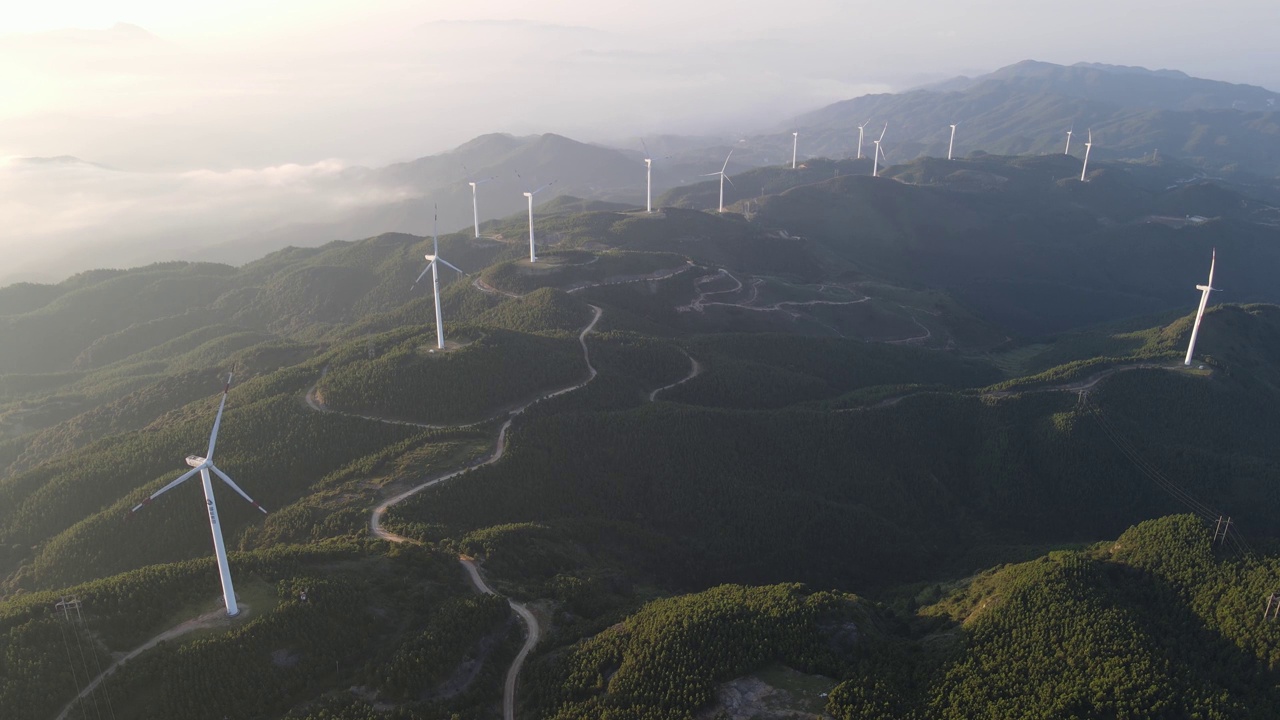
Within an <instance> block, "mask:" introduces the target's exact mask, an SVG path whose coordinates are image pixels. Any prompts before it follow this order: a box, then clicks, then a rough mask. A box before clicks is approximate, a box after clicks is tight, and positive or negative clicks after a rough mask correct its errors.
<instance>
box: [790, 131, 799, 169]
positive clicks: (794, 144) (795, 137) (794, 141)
mask: <svg viewBox="0 0 1280 720" xmlns="http://www.w3.org/2000/svg"><path fill="white" fill-rule="evenodd" d="M799 147H800V133H798V132H793V133H791V169H792V170H795V169H796V150H797V149H799Z"/></svg>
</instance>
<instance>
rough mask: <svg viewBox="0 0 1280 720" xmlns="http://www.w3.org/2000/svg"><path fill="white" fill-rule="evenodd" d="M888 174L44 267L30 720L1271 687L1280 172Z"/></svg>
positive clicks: (933, 165)
mask: <svg viewBox="0 0 1280 720" xmlns="http://www.w3.org/2000/svg"><path fill="white" fill-rule="evenodd" d="M867 170H868V169H867V168H865V167H863V166H862V165H861V164H859V163H858V162H857V161H854V162H848V161H825V160H824V161H821V162H816V161H815V162H812V163H808V164H807V165H806V167H804V168H802V169H798V170H796V171H791V170H790V169H789V168H769V169H763V170H760V171H757V172H755V173H753V174H751V175H750V176H749V178H747V179H746V180H747V182H756V181H758V182H760V183H763V185H764V187H765V191H764V196H763V197H752V198H751V206H750V209H749V210H748V208H747V207H746V205H745V203H744V202H743V200H745V199H746V198H745V197H736V196H735V197H733V198H731V200H732V203H733V204H732V205H731V207H730V208H729V211H728V212H725V213H718V212H707V211H706V207H707V206H706V205H705V204H704V203H705V201H706V198H709V197H710V195H708V193H710V192H712V191H714V190H718V188H717V187H716V186H715V185H712V184H708V185H703V186H696V187H694V188H691V189H690V191H689V192H688V193H685V194H681V195H679V196H677V195H674V194H673V195H672V196H670V197H669V200H670V201H671V202H673V203H675V202H678V203H679V204H681V205H685V206H686V207H677V206H675V205H667V206H665V207H662V208H660V209H658V210H657V211H656V212H653V213H645V212H640V211H634V210H627V209H625V208H621V207H618V206H611V205H607V204H599V203H588V204H584V201H581V200H577V199H568V200H562V201H560V202H548V203H547V204H546V205H544V206H543V212H540V213H538V214H537V215H536V216H535V222H536V224H537V238H538V243H539V245H538V248H537V251H538V256H539V259H538V261H537V262H536V263H530V262H529V261H528V252H529V247H528V218H527V215H525V214H524V213H520V214H517V215H514V216H511V217H508V218H505V219H502V220H499V221H495V222H491V223H489V224H487V225H486V226H485V227H484V232H483V233H482V237H480V238H474V237H471V233H456V234H449V235H446V236H443V237H441V238H440V254H441V255H442V256H443V257H445V258H447V259H448V260H449V262H450V263H452V264H454V265H457V266H458V267H459V268H462V269H463V271H465V273H466V274H465V275H463V274H458V273H455V272H454V271H453V270H449V271H447V272H442V275H441V278H442V289H441V298H440V308H439V310H440V313H441V315H442V317H443V328H440V329H442V330H443V335H444V347H442V348H441V347H437V329H438V328H437V327H436V319H435V318H436V308H435V307H434V304H435V299H434V297H433V295H432V293H431V287H430V286H429V285H428V284H427V283H426V282H422V283H417V284H416V285H415V283H414V280H415V278H417V277H418V276H419V274H420V273H421V272H422V269H423V267H424V263H425V260H424V258H423V256H424V255H425V254H426V253H427V252H429V248H430V247H431V241H430V239H424V238H421V237H415V236H409V235H401V234H387V235H381V236H377V237H372V238H368V239H365V240H361V241H356V242H335V243H330V244H328V245H325V246H322V247H319V248H311V249H302V248H290V249H286V250H283V251H280V252H277V253H273V254H271V255H268V256H266V257H263V258H261V259H259V260H257V261H255V262H253V263H249V264H247V265H245V266H242V267H231V266H225V265H215V264H197V263H166V264H158V265H152V266H148V267H143V268H135V269H129V270H98V271H93V272H88V273H83V274H80V275H76V276H74V277H72V278H69V279H67V280H66V281H64V282H62V283H58V284H53V285H30V284H24V285H15V286H10V287H6V288H0V638H2V639H0V716H2V717H4V718H6V720H7V719H8V718H10V717H15V718H20V719H22V720H26V719H27V718H32V719H33V720H42V719H44V718H54V717H57V715H58V713H59V712H60V711H61V710H62V709H63V708H67V707H69V708H70V711H71V713H72V714H71V715H70V716H75V715H80V714H81V711H83V716H85V717H87V716H89V715H90V714H93V715H94V716H96V715H97V714H98V713H103V716H104V717H107V716H111V715H112V714H113V713H114V715H115V716H116V717H117V718H119V719H120V720H124V719H125V718H139V719H141V718H172V717H184V718H185V717H192V718H210V720H217V719H218V718H222V717H254V718H256V717H268V718H284V717H289V718H315V719H316V720H321V718H324V719H325V720H335V719H342V720H357V719H359V720H364V719H365V718H372V717H390V718H397V719H400V720H410V719H416V718H430V719H432V720H434V719H436V718H450V719H451V720H452V719H453V718H461V719H463V720H488V719H490V718H495V717H498V716H499V715H500V714H501V712H502V700H503V697H504V693H505V691H504V689H503V679H504V678H505V677H506V676H507V673H508V672H513V673H515V676H517V677H518V684H517V687H518V694H517V695H516V696H515V699H516V701H517V706H518V715H519V717H521V718H525V719H529V718H543V717H547V718H554V717H559V718H566V719H567V718H588V717H601V716H610V717H618V718H667V717H685V718H687V717H694V716H698V715H699V714H706V716H709V717H716V716H717V714H718V713H720V712H722V711H723V712H725V713H727V714H729V715H731V716H732V715H734V714H735V713H737V714H738V715H741V716H749V714H751V713H756V712H757V711H759V712H763V711H764V710H768V709H769V708H767V707H764V706H763V705H761V703H763V704H764V705H768V703H775V704H776V705H777V707H774V708H773V710H770V711H771V712H772V711H777V712H779V713H781V712H783V711H787V712H789V711H791V710H795V711H798V712H806V713H809V714H810V716H816V715H818V714H820V713H822V712H826V713H828V714H830V715H831V716H834V717H837V718H853V717H920V718H924V717H930V718H932V717H957V718H959V717H1015V716H1016V717H1023V716H1026V715H1028V714H1034V712H1035V711H1041V712H1042V714H1047V715H1048V716H1062V717H1069V716H1100V715H1105V716H1114V717H1159V716H1165V717H1187V716H1196V715H1197V714H1199V715H1201V716H1204V717H1213V716H1215V715H1219V716H1256V717H1267V716H1270V714H1271V713H1272V710H1273V707H1274V702H1275V690H1274V678H1273V677H1272V670H1271V663H1272V655H1274V654H1275V649H1274V647H1273V645H1274V642H1275V638H1274V637H1273V634H1272V625H1270V624H1266V623H1262V622H1261V616H1262V609H1261V608H1259V607H1257V601H1258V598H1259V597H1261V595H1262V594H1263V592H1264V591H1263V589H1262V588H1264V587H1269V585H1270V584H1275V583H1274V582H1273V575H1274V572H1273V562H1274V561H1273V560H1272V559H1271V557H1270V555H1268V554H1267V552H1266V550H1267V549H1269V548H1270V547H1271V546H1272V545H1273V542H1274V541H1273V538H1275V537H1278V536H1280V524H1277V521H1276V518H1278V517H1280V501H1278V500H1277V496H1276V494H1275V493H1274V492H1273V488H1275V487H1276V486H1277V483H1278V482H1280V450H1278V449H1277V448H1276V445H1275V443H1274V442H1272V440H1273V438H1272V435H1273V431H1272V428H1274V427H1277V426H1280V415H1278V412H1280V411H1277V410H1276V408H1277V407H1280V402H1277V401H1278V400H1280V397H1278V395H1280V373H1278V372H1277V367H1280V365H1278V364H1277V362H1276V358H1277V357H1280V307H1277V306H1276V305H1272V304H1267V303H1266V302H1260V303H1259V302H1244V301H1246V300H1248V301H1255V300H1257V301H1274V300H1280V298H1277V297H1275V296H1274V295H1273V294H1274V293H1275V292H1276V290H1275V287H1274V284H1272V283H1270V282H1269V279H1270V278H1271V277H1273V276H1274V274H1275V273H1274V269H1275V268H1276V267H1277V266H1278V265H1280V263H1277V260H1278V259H1280V258H1277V257H1276V256H1275V252H1276V250H1275V248H1276V247H1277V245H1276V243H1275V240H1276V232H1277V231H1276V229H1275V227H1274V225H1273V223H1272V220H1273V218H1272V217H1271V215H1270V214H1269V213H1271V212H1272V211H1273V208H1271V206H1270V205H1269V204H1267V203H1266V202H1264V201H1262V200H1259V199H1258V198H1256V197H1254V196H1251V195H1249V194H1247V193H1244V192H1242V191H1241V189H1240V188H1239V187H1236V186H1227V185H1224V184H1219V183H1199V182H1196V183H1183V184H1178V183H1176V182H1172V181H1171V178H1172V179H1176V178H1177V177H1178V176H1180V173H1181V172H1182V170H1183V167H1182V166H1175V165H1173V164H1169V165H1165V164H1156V165H1140V164H1129V163H1114V162H1099V163H1098V164H1097V165H1096V167H1095V166H1094V165H1091V173H1090V176H1089V180H1088V182H1084V183H1082V182H1080V181H1079V179H1078V176H1077V177H1076V178H1073V179H1066V178H1068V177H1069V176H1070V172H1069V171H1078V170H1076V168H1073V167H1071V161H1070V160H1068V159H1063V158H1048V157H1045V158H1000V157H994V156H988V157H982V158H970V159H967V160H963V161H960V160H957V161H953V162H951V163H945V164H944V163H943V162H942V161H934V160H920V161H917V162H912V163H905V164H900V165H897V166H893V167H890V168H887V169H886V168H881V170H882V171H884V173H885V175H884V176H882V177H878V178H872V177H868V176H867V174H866V173H867ZM741 184H743V183H740V185H741ZM1192 215H1196V216H1203V217H1196V218H1195V219H1193V218H1192V217H1190V216H1192ZM1215 246H1216V247H1217V249H1218V251H1219V252H1218V265H1217V275H1216V277H1215V279H1214V284H1215V286H1217V285H1221V286H1222V287H1223V288H1226V289H1225V290H1223V291H1222V292H1221V293H1215V294H1214V296H1213V298H1212V300H1213V304H1212V306H1211V307H1210V308H1209V310H1208V312H1207V313H1206V314H1205V316H1204V320H1203V325H1202V327H1201V331H1200V333H1199V336H1198V337H1199V340H1198V343H1199V344H1198V345H1197V351H1196V353H1195V357H1194V362H1193V363H1192V364H1191V366H1189V367H1188V366H1184V365H1183V364H1182V356H1183V353H1184V352H1185V349H1186V347H1187V343H1188V341H1189V337H1190V335H1191V328H1192V315H1191V312H1192V311H1193V310H1194V307H1195V302H1196V299H1197V297H1196V293H1195V290H1194V286H1195V285H1196V284H1197V283H1203V282H1204V281H1205V280H1206V279H1207V271H1208V260H1209V256H1210V253H1211V251H1212V249H1213V247H1215ZM1220 301H1221V302H1220ZM228 374H233V375H234V381H233V384H232V386H231V389H230V392H229V394H228V395H227V405H226V412H225V415H224V416H223V419H222V424H221V428H220V434H219V441H218V445H217V457H218V460H217V462H218V465H219V467H220V468H222V469H223V470H225V471H226V472H227V474H228V475H229V476H231V477H232V478H234V480H235V482H236V483H237V484H238V485H239V486H240V487H241V488H243V490H244V491H245V492H246V493H248V494H249V495H251V496H252V497H253V498H254V500H255V501H258V502H260V503H261V504H262V505H263V506H264V507H265V508H267V509H268V510H269V514H268V515H266V516H263V515H262V514H261V513H259V512H258V511H257V510H256V509H255V508H254V507H253V506H252V505H250V504H249V503H245V502H243V500H242V499H241V498H240V497H238V496H237V495H236V494H234V493H233V492H230V491H228V490H229V489H228V488H227V487H225V486H224V485H222V484H218V485H217V486H216V490H215V492H216V494H217V497H218V500H219V507H218V511H219V512H218V515H219V518H220V524H221V527H222V529H223V532H224V533H225V534H226V541H227V545H228V547H229V548H230V549H231V550H232V553H231V563H232V570H233V574H234V576H235V579H236V587H237V590H238V592H239V594H240V595H241V599H242V601H243V605H244V606H245V607H247V608H248V612H247V613H246V614H245V616H244V617H242V618H240V619H237V620H226V619H222V618H220V617H219V612H218V610H219V603H220V599H219V595H218V579H217V576H216V573H215V572H214V570H213V563H212V559H211V558H210V557H209V555H210V553H209V546H210V539H209V527H208V525H207V523H206V517H207V515H206V510H205V503H204V500H203V498H202V497H201V490H200V489H199V487H198V482H191V483H187V484H185V485H181V486H179V487H177V488H176V489H173V490H172V491H170V492H168V493H166V494H164V495H162V496H160V497H159V498H157V499H156V500H155V501H154V502H151V503H149V504H147V505H146V506H145V507H144V508H143V509H141V510H139V511H138V512H136V513H133V512H131V509H132V508H133V507H134V506H136V505H138V504H139V503H140V502H141V501H142V500H143V499H144V498H146V497H148V495H150V494H151V493H153V492H155V491H156V490H158V489H160V488H162V487H164V486H165V485H166V484H167V483H169V482H171V481H172V480H173V479H174V478H176V477H178V475H179V474H180V473H182V472H184V471H185V470H186V469H188V466H187V464H186V462H185V461H184V458H186V457H187V456H188V455H190V454H200V453H203V452H205V448H206V447H207V442H208V438H209V432H210V428H211V425H212V423H213V422H214V416H215V413H216V412H217V408H218V402H219V400H218V398H219V395H220V391H221V389H222V387H223V383H224V382H225V380H226V377H227V375H228ZM1186 513H1190V516H1188V515H1186ZM1168 516H1174V517H1168ZM1219 517H1222V518H1224V519H1225V518H1230V519H1231V526H1230V532H1229V535H1228V536H1227V538H1229V539H1224V537H1223V536H1222V535H1221V533H1219V534H1218V536H1217V537H1215V533H1214V532H1213V530H1214V529H1216V528H1218V527H1219V525H1218V519H1219ZM1155 518H1164V519H1160V520H1155V521H1153V522H1148V521H1152V520H1153V519H1155ZM1224 522H1225V520H1224ZM1130 528H1133V529H1130ZM379 538H381V539H379ZM1116 538H1120V539H1119V541H1118V542H1117V541H1116V540H1115V539H1116ZM1098 543H1102V544H1098ZM1254 549H1256V550H1254ZM473 563H474V564H473ZM1277 587H1280V585H1277ZM487 589H494V590H496V591H497V592H498V593H501V594H500V595H490V594H489V593H488V591H487ZM473 590H481V591H482V592H479V593H477V592H474V591H473ZM1268 592H1269V590H1268ZM70 597H75V598H77V599H78V600H79V602H80V606H79V609H80V612H79V613H77V614H75V616H74V617H72V615H71V613H70V611H69V610H68V611H67V612H62V611H60V610H58V607H57V603H59V602H60V601H62V600H63V598H70ZM506 599H511V600H512V601H513V602H514V603H515V605H509V604H508V603H507V602H505V600H506ZM62 607H63V608H69V606H67V605H65V604H64V605H63V606H62ZM188 621H192V622H188ZM174 633H176V634H174ZM526 633H528V635H527V637H529V638H534V639H537V642H536V643H535V644H534V646H533V647H532V649H531V654H528V653H523V652H521V643H522V642H523V639H522V638H523V637H525V636H526V635H525V634H526ZM150 641H154V643H155V644H152V645H148V643H149V642H150ZM162 641H164V642H162ZM1197 643H1199V645H1197ZM1206 643H1207V644H1206ZM1197 647H1199V648H1201V649H1202V650H1203V651H1204V654H1197V651H1195V650H1194V649H1193V648H1197ZM1166 648H1167V649H1169V652H1168V653H1164V652H1160V651H1161V650H1163V649H1166ZM1205 648H1207V649H1205ZM131 651H137V653H138V654H136V656H131V657H130V658H129V659H127V662H124V664H123V665H122V666H121V667H120V668H119V669H117V670H116V671H115V672H114V673H112V674H110V675H108V676H107V680H106V681H105V682H104V683H103V684H102V685H100V686H95V687H98V688H101V689H100V690H94V691H92V692H90V691H89V690H87V689H86V688H88V687H89V682H90V680H91V679H92V678H94V677H97V676H98V675H100V674H101V673H102V672H103V671H105V670H106V669H107V668H108V667H110V666H111V664H112V663H113V662H115V661H117V660H120V659H121V658H123V657H125V655H126V654H127V653H130V652H131ZM526 655H527V656H528V657H529V658H530V659H529V660H528V664H526V665H524V666H520V665H519V664H518V663H516V660H517V658H524V657H526ZM513 663H515V664H514V665H513ZM513 667H514V668H515V669H514V670H512V668H513ZM992 668H996V670H993V669H992ZM1014 668H1021V669H1019V670H1017V671H1016V672H1015V671H1014ZM1229 670H1230V671H1229ZM992 677H996V678H998V684H996V685H992V684H991V682H989V680H990V679H991V678H992ZM726 683H727V685H726ZM769 688H772V689H773V690H777V691H778V692H773V690H769ZM82 692H83V693H84V698H83V702H82V703H80V705H79V706H77V705H75V704H72V705H70V706H68V703H71V702H72V701H73V700H74V698H75V696H76V695H77V694H79V693H82ZM762 692H763V693H764V694H762ZM823 693H825V695H823ZM766 696H767V697H770V698H774V699H773V700H768V701H767V702H766V701H765V700H761V698H763V697H766ZM734 698H738V700H734ZM743 698H747V699H746V700H743ZM734 703H737V704H736V705H735V704H734ZM743 703H746V704H745V705H743ZM753 703H754V704H753ZM1053 703H1058V704H1057V705H1054V704H1053ZM1046 708H1047V709H1046Z"/></svg>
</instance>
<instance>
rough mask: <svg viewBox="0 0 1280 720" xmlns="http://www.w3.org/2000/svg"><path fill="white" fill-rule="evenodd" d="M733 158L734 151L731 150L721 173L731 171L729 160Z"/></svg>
mask: <svg viewBox="0 0 1280 720" xmlns="http://www.w3.org/2000/svg"><path fill="white" fill-rule="evenodd" d="M731 157H733V150H729V154H728V155H726V156H725V158H724V167H722V168H720V172H724V171H725V170H728V169H729V158H731Z"/></svg>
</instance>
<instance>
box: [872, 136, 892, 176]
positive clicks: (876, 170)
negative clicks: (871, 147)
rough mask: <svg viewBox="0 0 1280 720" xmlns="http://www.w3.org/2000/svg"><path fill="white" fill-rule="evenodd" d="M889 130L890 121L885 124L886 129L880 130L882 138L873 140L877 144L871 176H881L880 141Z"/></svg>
mask: <svg viewBox="0 0 1280 720" xmlns="http://www.w3.org/2000/svg"><path fill="white" fill-rule="evenodd" d="M888 131H889V123H885V124H884V130H881V131H880V139H879V140H872V142H873V143H875V145H876V158H875V160H874V161H873V162H872V164H871V177H880V155H881V152H880V141H881V140H884V134H885V133H886V132H888Z"/></svg>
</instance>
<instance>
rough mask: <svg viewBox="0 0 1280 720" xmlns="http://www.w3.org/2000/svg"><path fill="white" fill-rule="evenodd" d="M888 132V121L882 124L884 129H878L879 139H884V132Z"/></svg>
mask: <svg viewBox="0 0 1280 720" xmlns="http://www.w3.org/2000/svg"><path fill="white" fill-rule="evenodd" d="M886 132H889V123H885V124H884V129H883V130H881V131H880V139H881V140H884V134H885V133H886Z"/></svg>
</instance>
